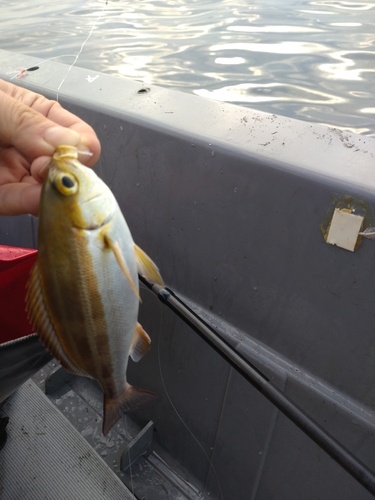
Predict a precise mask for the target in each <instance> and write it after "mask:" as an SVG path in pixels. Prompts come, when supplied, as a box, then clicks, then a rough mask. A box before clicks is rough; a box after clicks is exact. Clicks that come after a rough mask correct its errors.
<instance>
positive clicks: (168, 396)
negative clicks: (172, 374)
mask: <svg viewBox="0 0 375 500" xmlns="http://www.w3.org/2000/svg"><path fill="white" fill-rule="evenodd" d="M162 323H163V310H162V309H161V313H160V329H159V338H158V363H159V372H160V379H161V383H162V386H163V389H164V391H165V394H166V396H167V398H168V401H169V402H170V404H171V406H172V408H173V410H174V411H175V413H176V415H177V416H178V418H179V419H180V421H181V423H182V424H183V426H184V427H185V428H186V430H187V431H188V432H189V434H190V435H191V437H192V438H193V439H194V441H195V442H196V443H197V445H198V446H199V448H200V449H201V450H202V452H203V454H204V456H205V457H206V458H207V460H208V463H209V466H210V467H211V469H212V472H213V473H214V476H215V478H216V481H217V485H218V487H219V491H220V498H221V500H224V496H223V491H222V489H221V485H220V481H219V476H218V475H217V473H216V470H215V467H214V465H213V463H212V461H211V458H210V457H209V456H208V454H207V452H206V450H205V449H204V448H203V446H202V445H201V443H200V442H199V440H198V439H197V438H196V437H195V435H194V433H193V432H192V431H191V430H190V429H189V427H188V425H187V424H186V423H185V421H184V419H183V418H182V416H181V415H180V413H179V412H178V411H177V408H176V406H175V405H174V404H173V402H172V399H171V397H170V395H169V393H168V391H167V387H166V385H165V380H164V376H163V371H162V369H161V356H160V344H161V332H162ZM206 483H207V480H206V481H205V484H206ZM205 489H206V486H204V488H203V490H202V494H203V493H204V490H205Z"/></svg>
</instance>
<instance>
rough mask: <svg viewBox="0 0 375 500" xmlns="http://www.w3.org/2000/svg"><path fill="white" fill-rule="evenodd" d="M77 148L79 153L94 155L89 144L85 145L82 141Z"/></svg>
mask: <svg viewBox="0 0 375 500" xmlns="http://www.w3.org/2000/svg"><path fill="white" fill-rule="evenodd" d="M77 150H78V155H80V154H81V155H84V156H92V151H91V149H90V148H88V147H87V146H85V144H82V142H80V143H79V144H78V146H77Z"/></svg>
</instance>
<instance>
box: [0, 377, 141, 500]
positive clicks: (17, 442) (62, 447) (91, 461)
mask: <svg viewBox="0 0 375 500" xmlns="http://www.w3.org/2000/svg"><path fill="white" fill-rule="evenodd" d="M1 414H2V415H4V416H5V415H6V416H8V417H9V424H8V427H7V433H8V440H7V442H6V444H5V446H4V448H3V449H2V450H1V451H0V498H1V499H2V500H14V499H16V498H22V499H23V500H35V499H36V498H51V499H52V498H53V499H54V500H68V499H69V500H71V499H72V498H79V499H80V500H85V499H87V500H92V499H95V498H106V499H107V500H109V499H111V500H112V499H113V500H115V499H121V500H126V499H129V500H134V496H133V495H132V494H131V492H130V491H129V490H128V489H127V488H126V486H125V485H124V484H123V483H122V482H121V481H120V479H119V478H118V477H117V476H116V474H115V473H114V472H113V471H112V470H111V469H110V468H109V467H107V465H106V464H105V463H104V461H103V460H102V459H101V458H100V457H99V456H98V455H97V453H96V452H95V451H94V450H93V449H92V448H91V447H90V446H89V445H88V444H87V442H86V440H85V439H84V438H83V437H82V436H81V435H80V434H79V432H78V431H77V430H76V429H75V428H74V427H73V426H72V425H71V424H70V423H69V422H68V420H67V419H66V418H65V417H64V416H63V415H62V414H61V413H60V412H59V411H58V410H57V408H56V407H55V406H54V405H53V403H51V401H49V399H48V398H47V397H46V396H45V395H44V394H43V393H42V392H41V391H40V389H39V388H38V387H37V385H36V384H35V383H34V382H32V381H31V380H29V381H28V382H26V383H25V384H24V385H23V386H22V387H21V388H20V389H19V390H18V391H17V392H16V393H15V394H13V395H12V396H11V397H10V398H9V399H8V400H7V402H6V403H5V405H4V406H3V408H2V410H1Z"/></svg>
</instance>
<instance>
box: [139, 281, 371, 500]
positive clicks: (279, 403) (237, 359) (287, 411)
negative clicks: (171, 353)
mask: <svg viewBox="0 0 375 500" xmlns="http://www.w3.org/2000/svg"><path fill="white" fill-rule="evenodd" d="M139 278H140V280H141V282H142V283H144V284H145V285H146V286H147V287H148V288H149V289H150V290H152V291H153V292H154V293H155V294H156V295H157V296H158V298H159V299H160V300H161V301H162V302H163V303H164V304H166V305H167V306H168V307H169V308H170V309H171V310H172V311H174V312H175V313H176V314H177V315H178V316H179V317H180V318H181V319H182V320H183V321H184V322H185V323H186V324H188V325H189V326H190V327H191V328H192V329H193V330H194V331H195V332H196V333H198V335H199V336H200V337H201V338H202V339H203V340H205V341H206V342H207V343H208V344H209V345H210V346H211V347H212V348H213V349H214V350H215V351H216V352H217V353H218V354H220V356H221V357H223V358H224V359H225V360H226V361H227V362H228V363H229V364H230V365H231V366H232V367H233V368H234V369H235V370H236V371H237V372H239V373H240V374H241V375H242V376H243V377H244V378H245V379H246V380H247V381H248V382H250V384H251V385H253V386H254V387H255V388H256V389H257V390H258V391H259V392H261V393H262V394H263V395H264V396H265V397H266V398H267V399H268V400H269V401H270V402H271V403H272V404H274V405H275V406H276V408H278V409H279V410H280V411H281V412H282V413H283V414H284V415H285V416H286V417H288V418H289V419H290V420H291V421H292V422H293V423H294V424H295V425H297V426H298V427H299V428H300V429H301V430H302V431H303V432H304V433H305V434H306V435H307V436H309V437H310V438H311V439H312V440H313V441H314V442H315V443H316V444H317V445H318V446H319V447H320V448H322V450H324V451H325V452H326V453H328V455H329V456H330V457H331V458H333V460H335V461H336V462H337V463H338V464H339V465H341V467H342V468H343V469H345V470H346V471H347V472H348V473H349V474H350V475H351V476H352V477H353V478H354V479H356V480H357V481H358V482H359V483H360V484H361V485H362V486H363V487H364V488H366V490H367V491H369V492H370V493H371V494H372V495H373V496H375V475H374V473H373V472H372V471H371V470H370V469H369V468H368V467H367V466H366V465H365V464H363V463H362V462H361V461H360V460H359V459H358V458H357V457H355V456H354V455H353V454H352V453H351V452H350V451H349V450H348V449H346V448H345V446H343V445H342V444H341V443H340V442H339V441H337V440H336V439H335V438H334V437H333V436H331V435H330V434H329V433H328V432H327V431H326V430H325V429H323V427H321V426H320V425H319V424H318V423H317V422H315V420H314V419H313V418H311V417H310V416H309V415H307V413H305V412H304V411H303V410H302V409H301V408H300V407H299V406H298V405H297V404H296V403H294V402H293V401H292V400H291V399H289V398H288V397H287V396H285V394H283V393H282V392H281V391H280V390H279V389H278V388H277V387H276V386H274V385H273V384H272V383H271V382H270V380H269V379H268V378H267V377H266V376H265V375H264V374H263V373H262V372H261V371H259V370H258V369H257V368H256V367H255V366H254V365H252V364H251V363H250V362H249V361H248V360H247V359H245V358H244V357H243V356H242V355H241V354H239V353H238V352H237V351H235V349H234V348H233V347H232V346H231V345H230V344H229V343H228V342H226V341H225V340H224V339H223V338H222V337H220V336H219V335H218V334H217V333H216V332H215V331H214V330H213V329H212V328H211V327H210V326H209V325H208V324H207V323H206V322H205V321H204V320H203V319H202V318H200V317H199V316H198V315H197V314H196V313H195V312H194V311H193V310H192V309H190V308H189V307H188V306H187V305H186V304H185V303H184V302H183V301H182V300H181V299H180V298H179V297H178V296H177V295H176V294H175V293H174V292H173V290H171V289H169V288H163V287H161V286H160V285H153V284H151V283H149V282H148V281H147V280H146V279H145V278H144V277H143V276H140V277H139Z"/></svg>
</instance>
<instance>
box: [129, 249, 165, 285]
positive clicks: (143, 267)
mask: <svg viewBox="0 0 375 500" xmlns="http://www.w3.org/2000/svg"><path fill="white" fill-rule="evenodd" d="M134 250H135V255H136V258H137V268H138V272H139V274H140V275H141V276H144V277H145V278H146V279H147V280H148V281H150V282H151V283H158V284H159V285H161V286H164V282H163V278H162V277H161V276H160V272H159V269H158V267H157V265H156V264H155V262H153V261H152V260H151V259H150V257H149V256H148V255H147V254H146V253H145V252H144V251H143V250H142V249H141V248H139V246H137V245H134Z"/></svg>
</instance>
